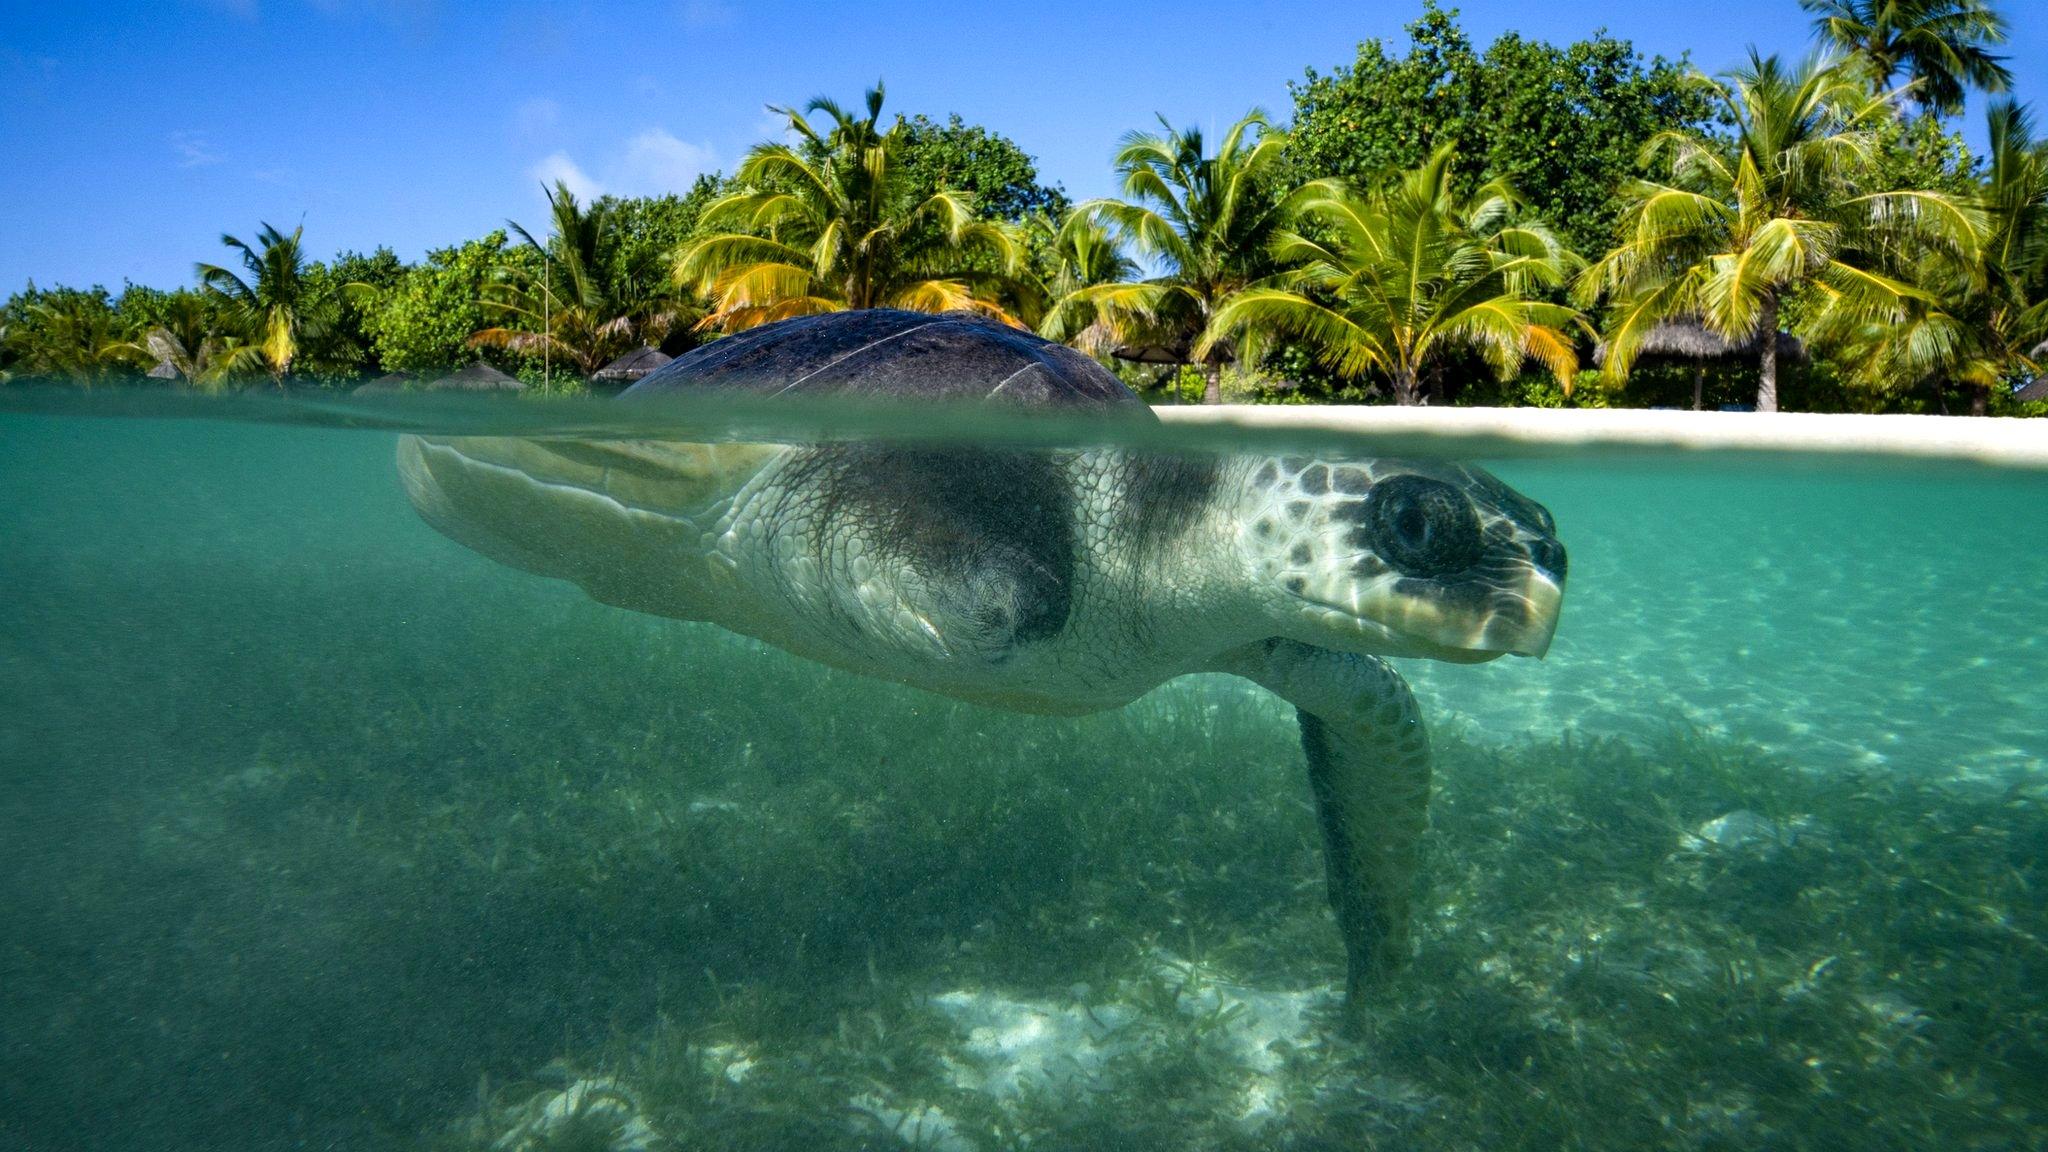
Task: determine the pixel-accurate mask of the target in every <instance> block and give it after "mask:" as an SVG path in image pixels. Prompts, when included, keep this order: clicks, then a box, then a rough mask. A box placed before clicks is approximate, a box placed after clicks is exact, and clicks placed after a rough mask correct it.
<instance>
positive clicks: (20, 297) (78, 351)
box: [0, 283, 137, 385]
mask: <svg viewBox="0 0 2048 1152" xmlns="http://www.w3.org/2000/svg"><path fill="white" fill-rule="evenodd" d="M0 329H4V338H0V370H4V371H5V372H6V373H7V374H8V375H10V376H28V377H34V378H40V379H51V378H62V379H65V380H69V381H71V382H72V383H75V384H85V385H90V384H94V383H97V382H99V381H102V380H104V379H107V378H108V377H110V376H114V375H119V374H123V373H125V372H127V371H129V370H131V369H132V368H133V366H134V361H135V359H136V358H137V353H136V349H135V347H134V345H133V344H131V343H130V342H129V340H128V336H129V330H128V328H127V327H126V326H125V325H123V323H122V322H121V318H120V317H119V316H118V315H117V313H116V311H115V307H114V302H113V300H112V298H111V297H110V296H108V294H107V290H106V289H105V288H102V287H99V286H98V285H94V286H93V287H91V288H88V289H79V288H64V287H57V288H49V289H42V288H37V287H36V286H35V284H33V283H31V284H29V286H28V288H27V289H25V290H24V291H21V292H18V293H16V294H15V295H13V296H11V297H9V298H8V300H7V304H6V306H5V308H4V310H0Z"/></svg>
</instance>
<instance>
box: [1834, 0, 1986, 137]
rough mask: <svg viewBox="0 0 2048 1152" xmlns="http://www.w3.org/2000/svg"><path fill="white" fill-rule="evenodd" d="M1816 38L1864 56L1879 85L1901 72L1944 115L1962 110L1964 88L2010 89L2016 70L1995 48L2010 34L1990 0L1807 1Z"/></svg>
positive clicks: (1886, 86)
mask: <svg viewBox="0 0 2048 1152" xmlns="http://www.w3.org/2000/svg"><path fill="white" fill-rule="evenodd" d="M1799 6H1800V7H1801V8H1804V9H1806V10H1807V11H1808V12H1811V13H1813V14H1814V18H1813V30H1814V35H1815V37H1816V38H1818V39H1819V40H1821V41H1822V42H1824V43H1826V44H1827V45H1829V46H1831V47H1833V48H1835V49H1838V50H1839V51H1841V52H1842V53H1843V54H1844V55H1846V56H1848V57H1849V58H1851V59H1853V60H1855V61H1857V63H1858V64H1859V66H1860V67H1861V68H1862V69H1863V71H1864V72H1865V73H1866V75H1867V78H1868V80H1869V82H1870V86H1871V91H1872V92H1873V93H1874V94H1875V93H1883V92H1886V91H1889V90H1890V89H1891V87H1892V83H1893V81H1895V80H1897V79H1898V78H1899V77H1900V76H1902V75H1903V76H1904V77H1905V78H1906V79H1908V80H1909V81H1911V82H1912V92H1913V99H1914V100H1916V101H1918V102H1919V103H1920V105H1921V106H1922V107H1925V108H1927V109H1929V110H1931V111H1934V112H1938V113H1940V114H1942V115H1944V116H1948V115H1954V114H1955V113H1957V112H1960V111H1962V107H1963V90H1964V89H1965V88H1977V89H1981V90H1982V91H1985V92H2003V91H2005V90H2006V89H2008V88H2010V87H2011V86H2012V73H2011V72H2009V71H2007V70H2006V67H2005V65H2004V64H2002V63H2000V61H2001V60H2002V59H2003V57H1999V56H1994V55H1992V54H1991V53H1990V52H1989V51H1987V49H1988V48H1989V47H1990V46H1992V45H1997V44H2003V43H2005V39H2006V23H2005V17H2004V16H2002V15H2000V14H1999V12H1998V10H1997V9H1995V8H1993V7H1992V6H1991V3H1990V0H1799Z"/></svg>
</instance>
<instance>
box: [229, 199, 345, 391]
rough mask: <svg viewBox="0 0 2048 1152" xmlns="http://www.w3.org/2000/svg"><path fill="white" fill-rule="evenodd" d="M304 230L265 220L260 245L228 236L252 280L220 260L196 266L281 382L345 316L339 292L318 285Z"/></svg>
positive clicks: (231, 320) (242, 334)
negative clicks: (307, 350)
mask: <svg viewBox="0 0 2048 1152" xmlns="http://www.w3.org/2000/svg"><path fill="white" fill-rule="evenodd" d="M304 233H305V228H304V227H303V226H302V227H299V228H294V229H292V232H291V235H289V236H287V235H285V234H284V233H282V232H280V231H278V230H277V229H276V228H275V227H272V226H271V225H269V224H265V225H263V227H262V229H261V230H260V231H258V232H257V234H256V242H255V243H254V244H250V243H248V242H247V241H244V240H240V239H237V238H236V237H234V236H229V235H226V234H223V235H222V236H221V238H220V242H221V243H222V244H224V245H226V246H227V247H229V248H232V249H234V250H235V251H236V252H238V253H240V255H241V263H242V267H243V269H244V270H245V272H246V273H247V276H246V278H244V277H243V276H241V275H238V274H236V273H235V272H233V271H231V270H229V269H228V268H225V267H222V266H221V265H218V264H205V263H201V264H199V265H197V266H196V271H197V273H198V276H199V283H200V287H201V289H202V290H203V291H205V292H206V293H207V294H209V295H210V296H212V297H213V298H214V300H215V302H216V303H217V304H218V305H219V307H220V308H221V311H222V314H223V315H224V316H225V317H226V318H227V320H228V322H229V323H230V324H231V325H232V326H233V327H234V329H235V331H236V334H237V335H238V336H240V337H242V338H244V339H246V340H248V341H249V342H250V343H252V344H254V345H256V347H257V348H258V349H259V350H260V351H261V352H262V355H263V363H264V366H265V367H266V368H268V369H269V370H270V375H271V377H272V378H273V379H274V380H277V381H278V382H280V383H282V381H283V379H284V377H285V376H286V375H287V374H288V373H290V372H291V370H292V363H293V361H295V360H297V359H298V358H299V354H300V352H301V351H302V350H303V349H304V347H305V345H306V344H307V343H308V342H310V341H318V340H322V339H324V338H326V337H327V336H328V335H329V334H330V332H331V331H332V329H333V327H334V324H335V322H336V321H337V319H338V318H339V311H340V299H339V294H338V292H336V291H334V290H333V289H332V288H331V287H328V288H327V290H325V291H322V290H321V288H322V286H320V285H318V284H316V282H315V279H314V274H313V266H311V265H309V264H308V262H307V260H306V254H305V245H304V242H303V236H304Z"/></svg>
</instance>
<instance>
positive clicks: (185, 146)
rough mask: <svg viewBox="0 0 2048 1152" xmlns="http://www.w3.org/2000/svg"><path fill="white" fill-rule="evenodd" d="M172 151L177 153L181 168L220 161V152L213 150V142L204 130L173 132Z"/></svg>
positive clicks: (197, 166) (198, 166)
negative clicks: (208, 138)
mask: <svg viewBox="0 0 2048 1152" xmlns="http://www.w3.org/2000/svg"><path fill="white" fill-rule="evenodd" d="M171 151H172V152H174V153H176V154H177V156H178V167H180V168H202V167H205V166H206V165H208V164H218V163H220V153H218V152H216V151H214V150H213V144H212V142H210V141H209V140H207V138H206V134H205V133H204V132H190V131H179V132H173V133H171Z"/></svg>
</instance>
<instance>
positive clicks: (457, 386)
mask: <svg viewBox="0 0 2048 1152" xmlns="http://www.w3.org/2000/svg"><path fill="white" fill-rule="evenodd" d="M525 388H526V384H525V382H524V381H522V380H519V379H517V378H515V377H512V376H507V375H505V374H504V373H503V372H500V371H498V370H497V369H496V368H493V367H491V366H490V365H489V364H486V363H484V362H483V361H481V360H479V361H477V362H476V363H474V364H471V365H470V366H468V367H467V368H463V369H461V370H460V371H457V372H451V373H449V374H448V375H446V376H443V377H441V378H440V379H438V380H432V381H429V382H428V383H427V391H429V392H520V391H524V390H525Z"/></svg>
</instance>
